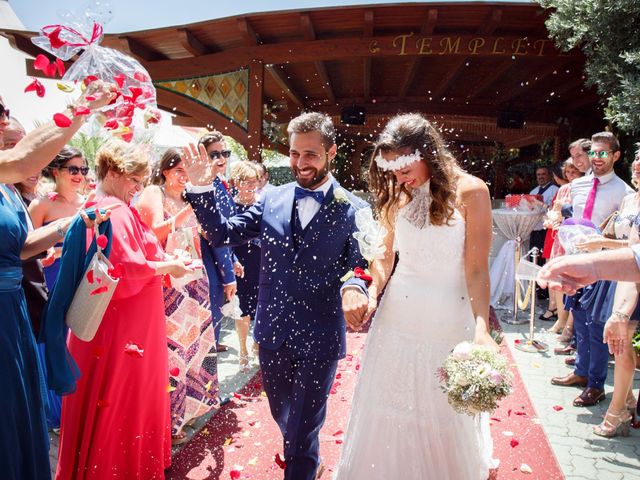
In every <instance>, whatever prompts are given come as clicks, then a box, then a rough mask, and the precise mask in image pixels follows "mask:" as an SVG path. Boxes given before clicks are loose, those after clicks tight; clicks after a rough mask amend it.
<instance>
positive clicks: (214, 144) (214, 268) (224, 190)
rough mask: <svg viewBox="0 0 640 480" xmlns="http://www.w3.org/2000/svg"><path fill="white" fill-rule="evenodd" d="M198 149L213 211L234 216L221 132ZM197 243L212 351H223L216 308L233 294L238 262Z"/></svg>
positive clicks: (202, 241)
mask: <svg viewBox="0 0 640 480" xmlns="http://www.w3.org/2000/svg"><path fill="white" fill-rule="evenodd" d="M198 146H202V147H204V149H205V151H206V153H207V156H208V157H209V161H210V165H211V167H212V169H213V175H214V178H213V189H214V192H215V201H216V204H217V208H218V209H219V211H220V213H222V214H223V215H224V216H225V217H227V218H228V217H231V216H233V215H234V214H235V213H236V205H235V203H234V201H233V197H232V196H231V194H230V193H229V188H228V186H227V182H226V181H225V180H224V174H225V172H226V171H227V161H228V159H229V157H230V156H231V150H229V149H228V148H227V144H226V142H225V140H224V136H223V135H222V133H220V132H218V131H217V130H214V131H212V132H209V133H207V134H205V135H204V136H203V137H202V138H200V140H199V142H198ZM200 244H201V245H203V248H202V262H203V264H204V267H205V269H206V271H207V276H208V277H209V296H210V302H211V315H212V319H213V324H214V325H215V327H214V332H215V337H216V350H217V351H218V352H226V351H227V350H228V349H229V347H227V346H226V345H223V344H221V343H220V330H221V329H222V312H221V311H220V309H221V308H222V306H223V305H224V303H225V300H231V299H232V298H233V296H234V295H235V294H236V290H237V283H236V273H238V274H240V272H241V271H242V266H241V265H240V263H238V260H237V258H236V257H235V255H234V254H233V251H232V250H231V248H229V247H226V246H224V247H216V246H213V245H212V244H210V243H209V242H208V241H207V240H206V239H205V238H203V237H201V238H200Z"/></svg>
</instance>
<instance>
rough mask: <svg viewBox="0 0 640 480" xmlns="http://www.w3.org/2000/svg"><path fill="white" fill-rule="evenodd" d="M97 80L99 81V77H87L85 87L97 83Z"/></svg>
mask: <svg viewBox="0 0 640 480" xmlns="http://www.w3.org/2000/svg"><path fill="white" fill-rule="evenodd" d="M96 80H98V77H96V76H95V75H87V76H86V77H84V80H83V82H84V84H85V86H88V85H89V84H90V83H91V82H95V81H96Z"/></svg>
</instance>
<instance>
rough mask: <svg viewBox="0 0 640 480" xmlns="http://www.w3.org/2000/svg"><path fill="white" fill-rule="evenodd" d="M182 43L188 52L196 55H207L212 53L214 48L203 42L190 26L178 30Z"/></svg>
mask: <svg viewBox="0 0 640 480" xmlns="http://www.w3.org/2000/svg"><path fill="white" fill-rule="evenodd" d="M176 32H177V33H178V38H179V39H180V44H181V45H182V48H184V49H185V50H186V51H187V52H189V53H190V54H191V55H192V56H194V57H199V56H201V55H207V54H209V53H212V50H211V49H210V48H209V47H207V46H206V45H205V44H204V43H202V42H201V41H200V40H198V38H197V37H196V36H195V35H194V34H193V33H192V32H191V31H190V30H189V29H188V28H178V29H177V30H176Z"/></svg>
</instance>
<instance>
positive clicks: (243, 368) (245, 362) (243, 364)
mask: <svg viewBox="0 0 640 480" xmlns="http://www.w3.org/2000/svg"><path fill="white" fill-rule="evenodd" d="M238 362H239V364H240V373H248V372H249V371H250V370H251V367H249V354H248V353H246V354H244V355H240V356H239V357H238Z"/></svg>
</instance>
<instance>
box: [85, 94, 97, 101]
mask: <svg viewBox="0 0 640 480" xmlns="http://www.w3.org/2000/svg"><path fill="white" fill-rule="evenodd" d="M84 98H85V99H86V100H87V102H93V101H94V100H95V99H96V97H94V96H93V95H87V96H86V97H84Z"/></svg>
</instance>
